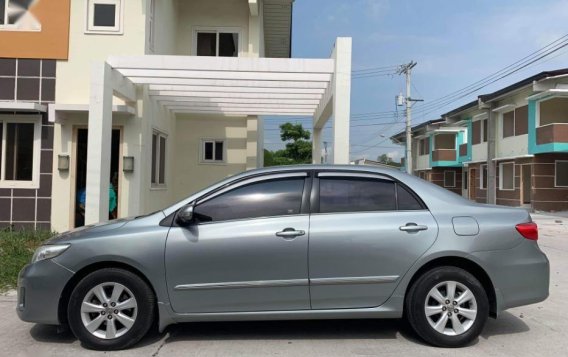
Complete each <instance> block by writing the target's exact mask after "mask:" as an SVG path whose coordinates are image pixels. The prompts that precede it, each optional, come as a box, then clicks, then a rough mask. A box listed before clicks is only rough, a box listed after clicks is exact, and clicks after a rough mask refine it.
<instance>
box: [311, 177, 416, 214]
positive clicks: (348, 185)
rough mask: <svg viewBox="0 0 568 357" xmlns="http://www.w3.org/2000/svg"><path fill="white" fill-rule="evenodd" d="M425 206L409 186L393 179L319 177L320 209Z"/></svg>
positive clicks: (333, 211) (392, 208) (365, 209)
mask: <svg viewBox="0 0 568 357" xmlns="http://www.w3.org/2000/svg"><path fill="white" fill-rule="evenodd" d="M421 209H424V206H423V204H422V203H421V201H420V200H419V199H418V198H417V197H416V195H415V194H413V193H412V192H410V191H409V190H408V189H407V188H406V187H404V186H402V185H400V184H397V183H396V182H394V181H390V180H381V179H372V178H371V179H369V178H355V177H349V178H320V182H319V212H320V213H338V212H374V211H396V210H421Z"/></svg>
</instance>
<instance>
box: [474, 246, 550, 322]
mask: <svg viewBox="0 0 568 357" xmlns="http://www.w3.org/2000/svg"><path fill="white" fill-rule="evenodd" d="M472 255H473V256H475V257H476V258H477V260H480V261H482V263H483V266H484V267H485V268H486V270H487V273H488V274H489V276H490V278H491V280H492V282H493V285H494V287H495V295H496V299H497V312H498V313H499V312H501V311H504V310H506V309H509V308H512V307H516V306H522V305H529V304H534V303H537V302H541V301H543V300H545V299H546V298H547V297H548V294H549V286H550V265H549V262H548V258H547V257H546V255H545V254H544V253H543V252H542V251H541V250H540V248H539V247H538V244H537V243H536V242H533V241H529V240H525V241H524V242H522V243H521V244H519V245H517V246H516V247H514V248H512V249H507V250H498V251H487V252H476V253H473V254H472Z"/></svg>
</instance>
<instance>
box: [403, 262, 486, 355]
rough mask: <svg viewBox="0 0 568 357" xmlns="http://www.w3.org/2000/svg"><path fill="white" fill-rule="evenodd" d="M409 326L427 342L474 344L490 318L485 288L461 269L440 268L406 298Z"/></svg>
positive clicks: (417, 285) (447, 344)
mask: <svg viewBox="0 0 568 357" xmlns="http://www.w3.org/2000/svg"><path fill="white" fill-rule="evenodd" d="M405 313H406V318H407V319H408V322H409V323H410V325H411V326H412V328H413V329H414V331H416V333H417V334H418V335H419V336H420V337H421V338H422V339H424V340H425V341H426V342H428V343H430V344H432V345H435V346H440V347H462V346H465V345H467V344H468V343H470V342H471V341H473V340H474V339H475V338H477V336H479V334H480V333H481V331H482V330H483V326H484V325H485V322H486V321H487V317H488V315H489V301H488V299H487V294H486V292H485V289H484V288H483V285H481V283H480V282H479V280H477V279H476V278H475V277H474V276H473V275H472V274H470V273H469V272H467V271H465V270H463V269H460V268H457V267H438V268H434V269H432V270H430V271H428V272H426V273H424V274H423V275H422V276H421V277H420V278H418V280H416V281H415V282H414V284H413V285H412V287H411V288H410V290H409V292H408V295H407V297H406V306H405Z"/></svg>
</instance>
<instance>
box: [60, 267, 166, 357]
mask: <svg viewBox="0 0 568 357" xmlns="http://www.w3.org/2000/svg"><path fill="white" fill-rule="evenodd" d="M154 306H155V298H154V294H153V292H152V290H151V289H150V287H149V286H148V284H146V283H145V282H144V280H142V279H141V278H140V277H139V276H138V275H136V274H133V273H131V272H129V271H126V270H122V269H115V268H109V269H101V270H97V271H95V272H93V273H91V274H89V275H87V276H86V277H84V278H83V279H82V280H81V281H80V282H79V283H78V284H77V286H76V287H75V289H74V290H73V292H72V293H71V297H70V299H69V306H68V311H67V314H68V321H69V326H70V328H71V330H72V331H73V333H74V334H75V336H76V337H77V338H78V339H79V340H80V341H81V342H82V343H83V344H84V345H85V346H86V347H89V348H93V349H98V350H118V349H124V348H128V347H130V346H132V345H133V344H135V343H136V342H138V341H139V340H140V339H141V338H142V337H144V335H146V333H147V332H148V330H149V329H150V327H151V325H152V321H153V317H154Z"/></svg>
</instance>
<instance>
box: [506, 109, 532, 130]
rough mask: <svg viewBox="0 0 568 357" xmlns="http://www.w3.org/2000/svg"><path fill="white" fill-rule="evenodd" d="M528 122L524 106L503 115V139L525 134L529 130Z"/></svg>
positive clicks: (527, 112) (527, 114) (526, 110)
mask: <svg viewBox="0 0 568 357" xmlns="http://www.w3.org/2000/svg"><path fill="white" fill-rule="evenodd" d="M528 122H529V110H528V106H526V105H525V106H523V107H519V108H517V109H515V110H513V111H510V112H507V113H504V114H503V119H502V123H503V130H502V131H503V138H508V137H510V136H518V135H524V134H527V133H528V129H529V124H528Z"/></svg>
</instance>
